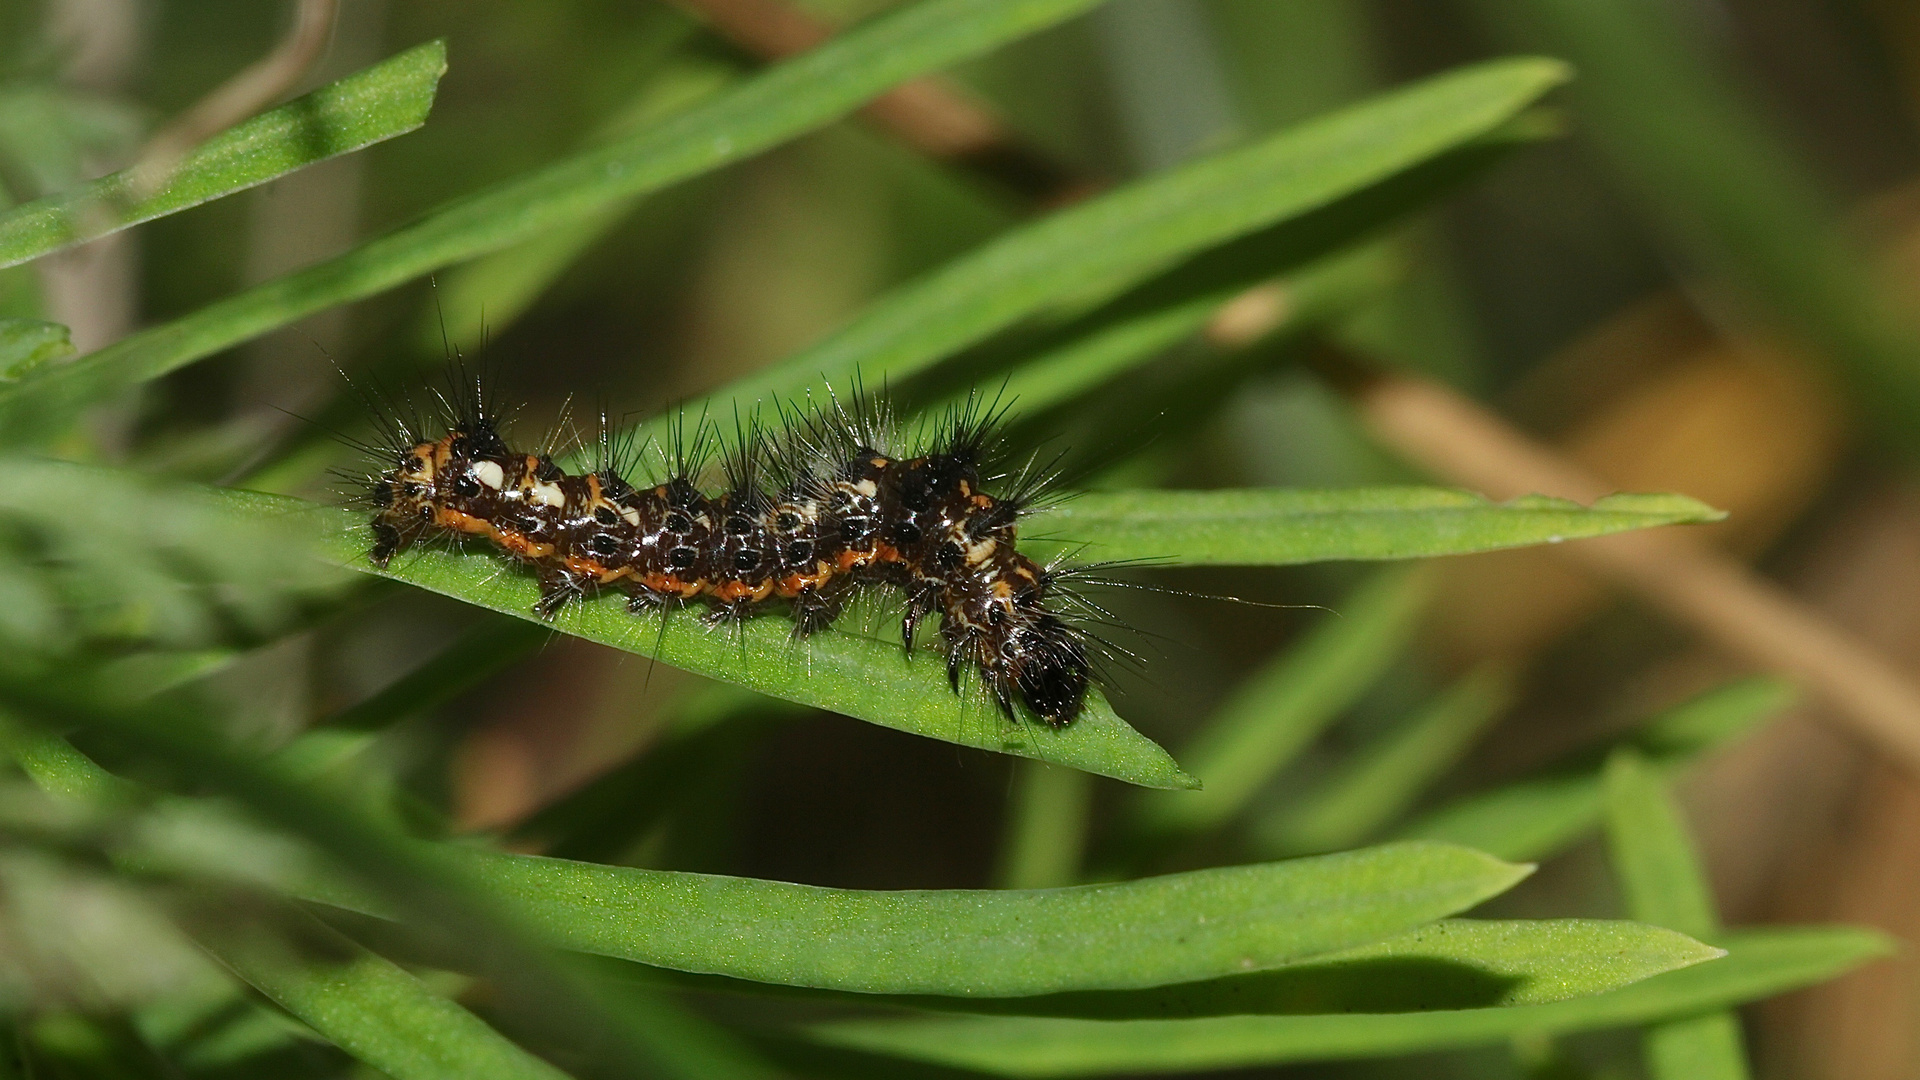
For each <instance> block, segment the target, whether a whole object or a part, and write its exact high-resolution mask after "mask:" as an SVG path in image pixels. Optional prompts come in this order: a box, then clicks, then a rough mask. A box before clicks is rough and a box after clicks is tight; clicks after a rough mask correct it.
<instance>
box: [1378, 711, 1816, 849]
mask: <svg viewBox="0 0 1920 1080" xmlns="http://www.w3.org/2000/svg"><path fill="white" fill-rule="evenodd" d="M1794 696H1795V691H1794V689H1793V687H1792V686H1791V685H1790V684H1788V683H1786V682H1783V681H1781V680H1778V679H1768V678H1757V679H1743V680H1740V681H1738V682H1734V683H1730V684H1728V685H1726V686H1723V687H1720V688H1718V689H1715V690H1710V691H1708V692H1706V693H1704V694H1701V695H1700V696H1698V697H1696V698H1694V699H1692V700H1690V701H1687V702H1684V703H1682V704H1680V705H1677V706H1675V707H1674V708H1672V709H1670V710H1668V711H1666V712H1665V713H1662V714H1661V715H1659V716H1657V717H1655V718H1653V719H1652V720H1650V721H1648V722H1647V724H1646V726H1645V727H1643V728H1641V729H1640V730H1639V731H1636V732H1633V733H1631V734H1629V735H1628V736H1627V737H1626V738H1625V739H1624V740H1622V741H1623V743H1624V744H1626V745H1630V746H1633V747H1635V748H1636V749H1638V750H1639V751H1640V752H1641V753H1643V754H1645V755H1646V756H1647V758H1648V760H1649V761H1650V762H1651V763H1653V764H1654V765H1655V766H1657V767H1658V768H1660V769H1662V770H1664V771H1666V772H1667V773H1669V774H1673V773H1676V772H1678V771H1680V770H1681V769H1684V768H1686V767H1687V766H1689V765H1691V764H1692V763H1693V762H1695V761H1696V760H1698V759H1699V758H1700V757H1701V756H1703V755H1705V754H1707V753H1709V752H1711V751H1712V750H1714V749H1716V748H1718V747H1721V746H1725V745H1726V744H1728V743H1730V742H1732V741H1734V740H1735V739H1738V738H1739V737H1740V736H1742V735H1744V734H1746V733H1747V732H1748V731H1751V730H1752V729H1753V727H1754V726H1755V725H1756V724H1758V723H1760V722H1761V721H1763V720H1765V719H1766V718H1768V717H1769V716H1771V715H1773V714H1774V713H1777V712H1779V711H1780V710H1781V709H1783V708H1785V707H1786V706H1787V705H1789V704H1790V703H1792V701H1793V699H1794ZM1605 760H1606V754H1605V752H1604V751H1602V752H1601V753H1599V754H1590V755H1585V756H1583V757H1581V758H1579V759H1576V760H1575V761H1573V762H1571V763H1570V764H1568V765H1566V766H1561V767H1557V768H1553V769H1549V770H1547V771H1546V772H1543V773H1541V774H1539V775H1536V776H1533V777H1529V778H1526V779H1522V780H1519V781H1516V782H1514V783H1511V784H1508V785H1506V786H1504V787H1499V788H1495V789H1493V790H1491V791H1487V792H1481V793H1478V794H1473V795H1466V796H1463V797H1461V798H1459V799H1456V800H1454V801H1453V802H1451V803H1448V804H1446V805H1444V806H1441V807H1438V808H1436V809H1434V810H1432V811H1430V812H1428V813H1426V814H1423V815H1421V816H1420V817H1417V818H1415V819H1414V820H1413V821H1411V822H1408V823H1407V824H1405V825H1403V826H1401V827H1400V828H1398V829H1395V830H1394V831H1393V834H1392V835H1395V836H1399V837H1403V838H1415V837H1420V838H1425V839H1431V840H1449V841H1452V842H1453V843H1456V844H1466V845H1468V846H1470V847H1475V848H1479V849H1481V850H1482V851H1490V852H1494V853H1496V854H1498V855H1500V856H1501V857H1502V858H1508V859H1544V858H1546V857H1548V856H1550V855H1553V854H1555V853H1556V852H1558V851H1560V850H1561V849H1563V848H1565V847H1566V846H1567V845H1569V844H1571V843H1573V842H1574V841H1575V840H1577V839H1579V838H1580V837H1581V836H1582V835H1584V834H1585V833H1586V832H1587V831H1588V830H1590V829H1592V828H1593V827H1594V826H1595V825H1597V824H1598V823H1599V821H1600V814H1601V803H1602V796H1601V790H1600V773H1601V767H1602V765H1603V764H1604V763H1605Z"/></svg>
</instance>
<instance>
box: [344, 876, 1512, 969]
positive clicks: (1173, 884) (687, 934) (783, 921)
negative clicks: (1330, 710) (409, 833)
mask: <svg viewBox="0 0 1920 1080" xmlns="http://www.w3.org/2000/svg"><path fill="white" fill-rule="evenodd" d="M443 850H444V851H445V852H446V853H447V854H448V857H452V858H458V859H459V860H460V861H461V862H462V863H463V865H464V868H465V870H466V871H467V873H468V874H469V875H470V878H471V879H473V880H478V881H480V882H484V883H485V884H486V886H487V891H488V893H489V895H490V896H491V897H493V898H495V899H497V900H500V901H502V902H504V903H506V904H507V905H508V906H509V907H510V908H512V909H513V910H514V911H516V912H517V913H518V914H520V915H522V916H523V917H524V918H525V919H527V920H528V921H529V922H530V923H532V924H533V925H537V926H539V927H541V928H542V929H543V930H544V932H545V934H546V935H547V938H548V940H549V941H551V942H552V943H554V944H556V945H559V946H561V947H563V948H568V949H573V950H576V951H580V952H587V953H594V954H597V955H602V956H614V957H620V958H622V959H627V960H637V961H639V962H641V963H644V964H651V965H654V966H656V967H664V968H670V969H673V970H676V971H691V972H701V973H708V974H718V975H727V976H730V977H733V978H737V979H747V980H752V981H756V982H766V983H775V984H780V985H786V986H804V987H815V988H820V989H828V990H847V991H854V992H857V993H867V994H939V995H946V996H954V997H1008V996H1022V995H1032V994H1046V993H1058V992H1063V991H1068V990H1090V989H1107V990H1110V989H1127V988H1136V987H1148V986H1162V985H1166V984H1171V983H1186V982H1195V981H1198V980H1202V979H1210V978H1217V977H1219V976H1222V975H1226V974H1230V973H1237V972H1244V971H1257V970H1262V969H1265V968H1269V967H1273V966H1275V965H1278V964H1283V963H1287V962H1289V961H1293V960H1298V959H1300V958H1302V957H1306V956H1311V955H1315V954H1319V953H1325V952H1331V951H1334V950H1337V949H1344V948H1351V947H1355V946H1358V945H1361V944H1364V943H1366V942H1370V941H1375V940H1378V939H1380V938H1385V937H1390V936H1393V935H1395V934H1400V933H1404V932H1405V931H1407V930H1410V929H1412V928H1414V927H1417V926H1419V925H1421V924H1423V923H1426V922H1429V921H1431V920H1433V919H1437V918H1441V917H1443V916H1445V915H1449V914H1452V913H1455V912H1458V911H1462V910H1465V909H1466V908H1468V907H1471V906H1473V905H1475V904H1478V903H1480V902H1481V901H1483V900H1485V899H1487V898H1488V897H1491V896H1495V895H1498V894H1499V893H1501V892H1504V891H1505V890H1506V889H1508V888H1510V887H1511V886H1512V885H1513V884H1514V883H1515V882H1517V881H1519V880H1520V879H1521V878H1523V877H1525V876H1526V875H1527V873H1528V872H1529V869H1530V868H1528V867H1524V866H1516V865H1514V864H1511V863H1503V862H1500V861H1499V860H1497V859H1491V858H1488V857H1487V856H1485V855H1482V854H1481V853H1479V852H1477V851H1472V850H1469V849H1466V848H1460V847H1454V846H1452V845H1445V844H1392V845H1386V846H1383V847H1377V848H1368V849H1363V850H1360V851H1352V852H1343V853H1340V854H1338V855H1324V856H1317V857H1314V858H1310V859H1296V860H1292V861H1289V862H1282V863H1264V864H1258V865H1254V866H1236V867H1223V868H1217V869H1211V870H1198V871H1193V872H1190V873H1184V874H1169V875H1165V876H1162V877H1154V878H1146V879H1143V880H1139V881H1128V882H1121V883H1118V884H1108V885H1081V886H1073V887H1070V888H1064V889H1033V890H1000V891H982V890H930V891H908V892H862V891H855V890H847V889H825V888H818V887H814V886H808V885H792V884H787V883H785V882H777V881H759V880H754V879H750V878H733V877H719V876H713V875H705V874H689V873H677V872H672V871H663V870H641V869H634V868H629V867H617V866H603V865H600V864H597V863H578V862H571V861H568V860H564V859H547V858H539V857H535V856H527V855H505V854H494V853H483V852H478V851H470V850H465V849H461V848H456V847H451V846H448V847H446V848H444V849H443ZM306 891H307V892H308V894H309V896H310V898H311V899H316V900H320V901H323V902H327V903H334V904H337V905H339V906H342V907H349V908H354V909H356V910H363V911H369V913H372V914H378V913H379V912H378V911H377V910H372V909H373V908H374V907H377V905H369V903H368V902H367V901H366V900H365V899H364V898H361V897H358V896H356V895H354V894H352V893H343V892H341V891H339V890H338V889H337V888H333V887H330V886H328V885H326V884H325V883H316V884H314V885H313V886H312V887H311V888H309V889H308V890H306Z"/></svg>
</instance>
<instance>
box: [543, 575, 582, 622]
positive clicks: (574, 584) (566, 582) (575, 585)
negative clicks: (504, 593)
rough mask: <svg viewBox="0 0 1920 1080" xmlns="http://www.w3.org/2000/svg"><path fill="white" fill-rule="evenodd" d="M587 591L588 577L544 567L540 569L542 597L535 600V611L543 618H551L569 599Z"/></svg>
mask: <svg viewBox="0 0 1920 1080" xmlns="http://www.w3.org/2000/svg"><path fill="white" fill-rule="evenodd" d="M586 591H587V583H586V579H584V578H580V577H576V576H574V575H572V574H568V573H565V572H563V571H557V570H551V569H544V568H543V569H542V570H541V571H540V599H539V600H537V601H535V602H534V605H533V613H534V614H535V615H538V616H540V617H541V618H543V619H551V618H553V617H554V616H555V615H558V614H559V613H560V609H561V608H563V607H566V606H567V601H569V600H572V599H574V598H575V597H578V596H583V595H585V593H586Z"/></svg>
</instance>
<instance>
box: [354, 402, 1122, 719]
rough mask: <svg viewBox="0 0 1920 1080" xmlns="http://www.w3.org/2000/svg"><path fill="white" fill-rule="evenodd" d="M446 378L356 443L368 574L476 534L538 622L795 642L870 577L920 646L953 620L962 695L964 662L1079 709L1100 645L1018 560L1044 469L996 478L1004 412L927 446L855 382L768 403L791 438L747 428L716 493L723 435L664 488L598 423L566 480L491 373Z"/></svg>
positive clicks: (957, 421) (676, 457)
mask: <svg viewBox="0 0 1920 1080" xmlns="http://www.w3.org/2000/svg"><path fill="white" fill-rule="evenodd" d="M450 381H452V383H453V393H451V394H438V395H436V396H437V397H438V399H439V406H440V407H439V409H438V410H436V411H437V412H438V414H439V416H438V418H437V422H435V423H425V422H423V421H422V420H421V418H420V416H419V413H418V411H417V410H412V415H411V416H403V415H402V410H399V409H395V408H392V407H390V405H391V402H390V401H389V402H386V403H385V404H386V405H388V406H389V407H379V406H378V404H376V409H375V413H376V416H377V417H379V422H380V423H381V425H382V438H381V440H380V442H378V443H375V444H370V445H366V446H364V447H363V448H364V449H367V450H368V451H369V452H371V453H374V454H375V455H377V456H376V468H375V471H374V472H373V473H372V474H371V475H369V476H367V477H365V478H364V483H365V487H364V488H363V490H364V492H365V498H366V502H367V503H368V504H369V505H370V507H371V510H372V519H371V523H370V524H371V531H372V545H371V547H370V549H369V551H368V558H369V559H370V560H371V561H372V563H373V564H374V565H375V566H376V567H379V568H383V569H384V568H385V567H386V566H387V565H388V563H389V562H390V561H391V560H392V559H393V558H394V557H395V556H396V555H398V554H399V553H401V552H403V551H405V550H407V549H408V548H410V547H412V546H413V545H415V544H419V543H422V542H423V541H430V540H453V541H456V542H457V541H478V542H482V543H485V544H489V545H491V546H492V547H493V548H494V549H496V550H497V551H498V552H500V553H502V554H504V555H505V556H506V557H507V558H509V559H511V560H512V561H514V562H516V563H519V564H522V565H524V566H527V567H529V568H531V569H532V570H533V572H534V573H535V574H536V575H537V577H538V579H539V586H540V598H539V600H538V602H537V603H536V604H535V605H534V607H533V610H534V612H535V613H536V614H538V615H539V616H540V617H542V618H549V619H550V618H552V617H553V616H554V615H555V614H557V613H558V612H559V611H560V610H561V609H562V608H563V607H564V605H565V604H567V603H568V602H569V601H571V600H573V599H576V598H580V597H585V596H588V595H591V594H594V593H598V592H604V591H618V592H623V593H625V594H626V597H627V606H628V608H629V609H630V610H632V611H634V612H635V613H639V612H643V611H647V610H650V609H660V608H671V607H678V606H682V605H688V604H704V605H706V606H707V608H708V609H709V612H708V616H707V617H708V619H710V620H711V621H713V622H714V623H723V622H727V621H730V620H736V619H744V618H750V617H755V616H758V615H761V614H763V613H765V612H768V611H771V610H774V609H784V610H785V611H786V612H787V613H788V614H789V615H790V616H791V618H792V620H793V625H794V633H795V635H796V636H800V637H804V636H805V635H807V634H811V633H814V632H816V631H818V630H821V629H824V628H826V627H828V626H830V625H832V624H833V622H834V621H835V620H836V619H837V618H839V617H840V615H841V613H842V610H843V608H844V607H845V605H846V603H847V601H848V600H849V598H850V596H851V595H852V594H853V593H854V591H856V590H858V589H860V588H861V587H863V586H871V585H879V586H886V587H891V588H897V589H899V590H901V592H902V593H903V594H904V597H905V604H906V610H905V613H904V615H903V616H902V620H901V637H902V640H903V642H904V644H905V647H906V649H907V650H908V651H909V652H911V650H912V649H913V645H914V639H915V636H916V633H917V632H918V630H919V629H920V626H921V624H922V623H923V622H924V621H925V620H927V619H928V618H929V617H930V616H932V615H934V614H938V615H939V617H940V619H939V638H940V641H941V643H942V644H943V646H944V648H945V652H946V667H947V678H948V681H949V683H951V684H952V686H953V688H954V690H955V692H959V691H960V685H961V681H962V678H963V676H964V675H965V673H966V672H967V671H968V670H969V669H971V670H973V671H975V672H977V673H978V675H979V677H980V679H981V682H982V683H983V684H984V686H985V687H986V688H987V690H988V692H989V693H990V695H991V696H992V699H993V701H994V702H995V703H996V704H997V705H998V706H999V709H1000V711H1001V713H1002V714H1004V715H1005V716H1006V717H1008V718H1009V719H1012V718H1013V717H1014V715H1015V714H1014V705H1015V702H1016V701H1017V702H1019V703H1021V704H1023V705H1025V706H1026V707H1027V709H1029V710H1030V711H1031V712H1032V713H1033V714H1034V715H1035V716H1037V717H1039V718H1040V719H1041V720H1043V721H1045V722H1046V723H1047V724H1049V725H1051V726H1053V727H1056V728H1061V727H1065V726H1067V725H1068V724H1071V723H1072V722H1073V721H1074V719H1075V718H1076V717H1077V716H1079V715H1080V713H1081V711H1082V709H1083V708H1084V707H1085V703H1086V698H1087V693H1088V687H1089V685H1090V682H1091V680H1092V671H1093V665H1092V661H1091V657H1090V653H1089V648H1090V645H1094V644H1099V643H1097V642H1095V641H1094V640H1093V639H1092V638H1091V636H1090V635H1089V634H1088V633H1087V632H1086V630H1085V629H1084V628H1082V627H1080V626H1077V625H1075V623H1074V622H1072V621H1070V620H1069V619H1067V618H1065V617H1063V615H1062V614H1061V612H1060V611H1058V610H1056V607H1057V606H1058V601H1059V599H1060V594H1061V583H1062V579H1063V577H1064V576H1065V574H1066V573H1067V571H1063V569H1062V568H1061V567H1060V566H1059V565H1057V564H1054V565H1043V564H1041V563H1037V562H1035V561H1034V560H1033V559H1031V558H1028V557H1027V556H1026V555H1024V554H1022V553H1021V552H1020V550H1019V548H1018V542H1017V534H1018V525H1019V521H1020V519H1021V518H1022V517H1023V516H1024V515H1026V514H1028V513H1030V512H1031V511H1032V509H1033V508H1034V506H1035V504H1036V500H1037V499H1038V498H1039V496H1040V493H1041V491H1042V489H1043V488H1044V487H1045V486H1046V483H1047V481H1048V480H1049V479H1050V478H1049V477H1047V476H1046V475H1045V473H1044V471H1043V470H1042V471H1036V470H1034V469H1032V468H1028V469H1027V470H1025V471H1024V472H1022V473H1020V474H1019V475H1017V476H1012V477H1009V476H1006V475H1003V474H1002V472H1001V469H1000V462H999V461H998V456H999V453H998V451H999V444H1000V441H1001V440H1000V432H1001V431H1002V429H1003V423H1004V420H1005V417H1006V410H1005V408H1003V407H1001V406H1000V405H999V404H998V403H997V402H995V403H987V402H985V401H984V400H983V399H982V398H981V397H980V396H979V395H969V396H968V398H967V400H966V404H964V405H962V406H959V407H956V408H954V409H952V410H950V413H949V415H948V416H947V417H946V418H945V420H944V421H943V422H941V423H939V424H937V425H936V426H935V427H934V428H933V430H932V434H931V436H930V437H925V438H920V439H917V440H904V437H903V436H902V435H901V434H900V433H899V432H898V431H897V430H895V427H894V425H893V424H892V423H891V422H890V420H889V413H888V410H887V409H886V408H885V406H884V405H882V404H880V403H878V402H876V401H874V400H872V399H870V398H868V397H867V396H866V395H865V394H864V393H863V392H861V391H860V390H859V389H858V388H857V387H856V388H855V389H854V391H853V392H852V393H851V394H846V395H842V394H835V393H833V392H831V391H829V392H828V394H827V395H826V397H825V400H824V401H823V402H815V401H814V400H813V399H812V398H808V399H807V400H806V401H805V402H802V403H799V404H792V403H776V409H777V411H778V414H779V417H780V425H779V430H777V431H769V430H768V429H766V428H763V427H762V426H761V424H760V423H759V422H758V421H757V420H754V421H749V422H747V423H746V424H744V425H737V426H739V427H740V430H738V431H737V432H736V434H737V435H738V436H739V437H738V438H736V439H735V441H734V443H733V445H731V446H730V447H729V448H728V449H726V450H725V451H724V452H723V453H722V454H721V455H720V456H721V463H722V465H723V470H722V473H723V476H724V478H725V485H724V489H723V490H720V491H719V492H717V493H715V494H711V495H710V494H707V493H705V492H704V491H702V489H701V487H700V479H701V474H702V473H703V472H704V471H705V466H706V464H707V462H708V460H709V458H710V457H711V456H713V451H714V449H715V447H716V444H717V443H718V441H719V440H718V438H717V434H716V429H715V426H714V425H712V424H711V423H709V422H707V421H706V420H705V418H704V417H703V418H702V419H700V420H698V421H695V422H694V423H693V424H692V428H691V430H688V428H687V426H686V425H685V424H684V423H683V424H680V425H678V426H676V427H675V428H674V433H673V436H672V437H671V439H670V443H671V445H670V446H667V447H660V448H656V449H659V451H660V452H659V455H658V456H659V457H660V458H661V459H662V460H663V461H664V462H665V466H666V467H665V470H664V471H665V473H666V475H665V476H664V478H662V479H660V480H658V481H657V482H654V483H636V482H634V473H635V469H636V467H637V466H638V464H639V463H640V461H641V459H642V458H644V457H645V451H646V450H647V447H646V446H644V445H643V446H641V447H640V448H639V449H638V450H636V449H635V447H634V445H633V441H632V440H631V439H625V440H623V439H621V438H619V437H617V436H612V435H610V434H609V430H610V429H609V425H608V424H607V423H606V421H605V420H604V418H603V420H602V424H601V428H602V434H601V437H600V440H599V446H600V453H599V460H598V461H597V463H595V465H594V467H593V468H592V469H591V471H585V472H580V473H571V472H568V471H567V470H566V469H565V468H563V467H562V466H561V465H559V464H557V463H556V462H555V460H554V454H553V452H552V446H551V440H549V446H548V448H547V449H546V450H544V451H533V452H528V451H524V450H516V449H514V448H513V447H512V446H511V445H510V444H509V441H508V438H507V432H506V424H505V421H504V419H503V415H502V413H501V411H500V410H499V409H497V408H496V407H495V405H494V403H493V402H492V401H491V400H490V398H489V394H488V392H487V389H486V387H485V386H484V385H483V381H482V380H480V379H475V378H470V377H467V376H465V375H464V374H461V375H458V376H456V377H455V378H453V379H452V380H450ZM903 440H904V441H903ZM992 487H1001V488H1002V490H1001V493H1000V494H998V495H995V494H992V493H990V492H989V491H988V489H989V488H992Z"/></svg>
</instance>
